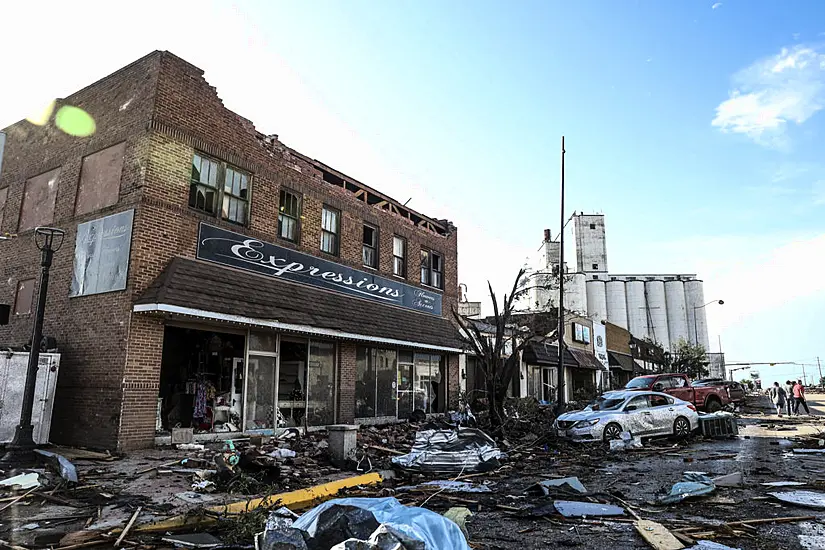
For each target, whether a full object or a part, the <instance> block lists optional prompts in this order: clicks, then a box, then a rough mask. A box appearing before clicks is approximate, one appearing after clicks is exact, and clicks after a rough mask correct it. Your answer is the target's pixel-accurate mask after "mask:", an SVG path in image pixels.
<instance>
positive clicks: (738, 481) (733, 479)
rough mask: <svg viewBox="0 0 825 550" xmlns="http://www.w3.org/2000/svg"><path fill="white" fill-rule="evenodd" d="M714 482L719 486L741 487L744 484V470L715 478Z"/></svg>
mask: <svg viewBox="0 0 825 550" xmlns="http://www.w3.org/2000/svg"><path fill="white" fill-rule="evenodd" d="M713 483H714V484H716V486H717V487H741V486H742V483H743V481H742V472H733V473H730V474H727V475H723V476H719V477H715V478H713Z"/></svg>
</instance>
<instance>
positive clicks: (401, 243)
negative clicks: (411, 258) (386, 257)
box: [392, 235, 407, 278]
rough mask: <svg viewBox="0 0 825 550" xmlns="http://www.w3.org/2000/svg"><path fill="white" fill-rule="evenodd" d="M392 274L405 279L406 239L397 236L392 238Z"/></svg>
mask: <svg viewBox="0 0 825 550" xmlns="http://www.w3.org/2000/svg"><path fill="white" fill-rule="evenodd" d="M392 274H393V275H397V276H399V277H405V278H406V277H407V239H405V238H404V237H399V236H398V235H393V237H392Z"/></svg>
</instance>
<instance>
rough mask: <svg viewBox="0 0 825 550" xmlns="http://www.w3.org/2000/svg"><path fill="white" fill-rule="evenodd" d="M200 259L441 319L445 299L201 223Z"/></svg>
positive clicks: (432, 291)
mask: <svg viewBox="0 0 825 550" xmlns="http://www.w3.org/2000/svg"><path fill="white" fill-rule="evenodd" d="M197 257H198V259H200V260H208V261H210V262H215V263H219V264H223V265H228V266H232V267H237V268H239V269H245V270H247V271H253V272H255V273H261V274H264V275H270V276H272V277H276V278H279V279H286V280H289V281H294V282H297V283H303V284H306V285H312V286H315V287H319V288H324V289H326V290H331V291H333V292H340V293H342V294H347V295H350V296H357V297H359V298H366V299H368V300H373V301H376V302H380V303H384V304H389V305H394V306H399V307H404V308H407V309H412V310H415V311H422V312H425V313H432V314H433V315H441V294H440V293H439V292H437V291H435V290H426V289H422V288H416V287H414V286H410V285H406V284H403V283H399V282H397V281H393V280H390V279H385V278H384V277H379V276H377V275H373V274H371V273H367V272H364V271H359V270H357V269H352V268H349V267H346V266H343V265H341V264H337V263H335V262H330V261H327V260H323V259H321V258H316V257H315V256H310V255H309V254H303V253H301V252H297V251H295V250H292V249H289V248H284V247H281V246H277V245H274V244H271V243H267V242H263V241H259V240H258V239H253V238H251V237H248V236H246V235H241V234H240V233H235V232H233V231H227V230H225V229H221V228H219V227H214V226H212V225H208V224H205V223H202V224H201V226H200V236H199V237H198V254H197Z"/></svg>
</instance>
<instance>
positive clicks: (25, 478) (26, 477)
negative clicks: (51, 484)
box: [0, 472, 40, 489]
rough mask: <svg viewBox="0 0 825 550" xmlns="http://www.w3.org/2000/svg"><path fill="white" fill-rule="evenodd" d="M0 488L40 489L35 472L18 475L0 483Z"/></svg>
mask: <svg viewBox="0 0 825 550" xmlns="http://www.w3.org/2000/svg"><path fill="white" fill-rule="evenodd" d="M0 487H18V488H20V489H31V488H36V487H40V481H39V480H38V475H37V473H35V472H29V473H27V474H18V475H16V476H12V477H9V478H6V479H4V480H3V481H0Z"/></svg>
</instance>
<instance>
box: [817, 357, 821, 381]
mask: <svg viewBox="0 0 825 550" xmlns="http://www.w3.org/2000/svg"><path fill="white" fill-rule="evenodd" d="M816 366H817V367H819V380H817V384H816V385H817V386H819V385H821V384H822V363H820V362H819V356H817V358H816Z"/></svg>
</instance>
